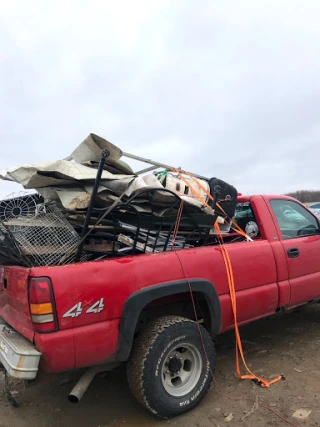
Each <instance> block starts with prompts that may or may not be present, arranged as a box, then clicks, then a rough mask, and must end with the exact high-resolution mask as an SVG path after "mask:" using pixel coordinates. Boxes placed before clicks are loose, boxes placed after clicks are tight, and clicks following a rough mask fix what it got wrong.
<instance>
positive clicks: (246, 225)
mask: <svg viewBox="0 0 320 427" xmlns="http://www.w3.org/2000/svg"><path fill="white" fill-rule="evenodd" d="M233 220H234V221H235V222H236V223H237V224H238V226H239V227H240V228H241V229H242V230H243V231H245V232H246V234H247V235H248V236H249V237H251V238H255V237H260V230H259V227H258V223H257V220H256V218H255V215H254V212H253V209H252V207H251V203H250V202H242V203H237V205H236V210H235V213H234V217H233Z"/></svg>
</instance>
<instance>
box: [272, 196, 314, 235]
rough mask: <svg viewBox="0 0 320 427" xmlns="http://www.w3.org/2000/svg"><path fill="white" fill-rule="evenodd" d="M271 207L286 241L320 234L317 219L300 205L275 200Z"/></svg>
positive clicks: (290, 201) (288, 201)
mask: <svg viewBox="0 0 320 427" xmlns="http://www.w3.org/2000/svg"><path fill="white" fill-rule="evenodd" d="M270 205H271V208H272V210H273V212H274V215H275V217H276V220H277V223H278V226H279V228H280V231H281V234H282V238H283V239H284V240H286V239H294V238H297V237H304V236H313V235H317V234H320V230H319V223H318V221H317V219H316V218H315V217H314V216H313V215H312V214H311V213H310V211H309V210H308V209H306V208H304V207H303V206H301V205H300V204H299V203H296V202H294V201H292V200H284V199H273V200H270Z"/></svg>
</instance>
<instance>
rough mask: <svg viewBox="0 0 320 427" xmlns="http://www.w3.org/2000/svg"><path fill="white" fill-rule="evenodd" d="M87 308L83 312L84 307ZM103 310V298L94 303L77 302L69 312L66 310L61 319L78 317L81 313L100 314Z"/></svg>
mask: <svg viewBox="0 0 320 427" xmlns="http://www.w3.org/2000/svg"><path fill="white" fill-rule="evenodd" d="M88 306H89V308H88V309H87V310H86V311H84V309H85V308H86V307H88ZM103 310H104V298H101V299H99V301H96V302H95V303H93V302H92V300H91V301H89V303H88V302H87V301H84V302H83V303H82V302H78V303H77V304H76V305H74V306H73V307H72V308H70V310H68V311H67V312H66V313H64V315H63V316H62V317H79V316H80V315H81V314H82V313H83V312H84V313H85V314H90V313H93V314H97V313H101V311H103Z"/></svg>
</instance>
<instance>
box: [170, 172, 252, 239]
mask: <svg viewBox="0 0 320 427" xmlns="http://www.w3.org/2000/svg"><path fill="white" fill-rule="evenodd" d="M174 171H175V172H177V174H178V175H179V177H180V178H181V179H182V180H183V182H184V183H185V184H186V185H188V187H189V188H190V190H191V191H192V193H193V194H194V195H195V196H196V197H197V198H198V200H200V202H201V203H202V204H203V205H204V206H206V207H208V206H209V205H208V203H207V202H206V201H205V200H204V199H203V198H202V197H201V196H200V194H199V193H198V192H197V191H196V190H195V189H194V188H193V187H192V186H191V185H190V183H189V182H188V181H187V180H186V179H185V178H184V176H183V175H182V174H181V172H180V171H179V170H178V169H175V170H174ZM182 172H183V173H184V174H185V175H187V176H188V177H189V178H190V179H191V180H192V181H193V182H194V183H195V184H196V185H197V186H198V187H199V188H201V190H202V191H204V192H205V194H206V195H207V196H208V198H209V199H210V200H213V197H212V195H211V194H210V193H209V191H208V190H207V189H206V188H205V187H204V186H203V185H202V184H201V182H199V181H198V180H196V179H195V177H194V176H192V175H190V174H189V173H188V172H187V171H182ZM217 206H218V208H219V209H220V210H221V212H223V213H224V214H225V215H226V216H227V217H228V215H227V214H226V213H225V211H224V210H223V208H222V207H221V206H220V205H219V203H217ZM228 218H229V217H228ZM229 220H230V221H231V223H232V225H233V227H231V228H232V229H233V230H234V231H235V232H236V233H238V234H240V236H242V237H245V238H246V239H247V240H250V241H252V239H251V238H250V237H249V236H248V235H247V233H245V232H244V231H243V230H242V228H240V227H239V225H238V224H237V223H236V222H235V221H234V220H233V219H232V218H229Z"/></svg>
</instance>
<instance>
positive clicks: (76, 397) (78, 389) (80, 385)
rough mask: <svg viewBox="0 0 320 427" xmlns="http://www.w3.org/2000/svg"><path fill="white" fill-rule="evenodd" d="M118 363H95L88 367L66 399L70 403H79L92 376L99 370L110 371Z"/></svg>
mask: <svg viewBox="0 0 320 427" xmlns="http://www.w3.org/2000/svg"><path fill="white" fill-rule="evenodd" d="M118 366H119V363H117V362H111V363H109V364H108V365H97V366H92V367H91V368H88V369H87V370H86V371H85V372H84V373H83V374H82V376H81V378H80V379H79V380H78V382H77V384H76V385H75V386H74V387H73V389H72V390H71V392H70V394H69V396H68V400H69V402H71V403H79V402H80V400H81V399H82V397H83V395H84V394H85V392H86V391H87V390H88V387H89V385H90V384H91V382H92V380H93V379H94V377H95V376H96V375H97V374H98V373H99V372H105V371H111V370H112V369H114V368H117V367H118Z"/></svg>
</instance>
